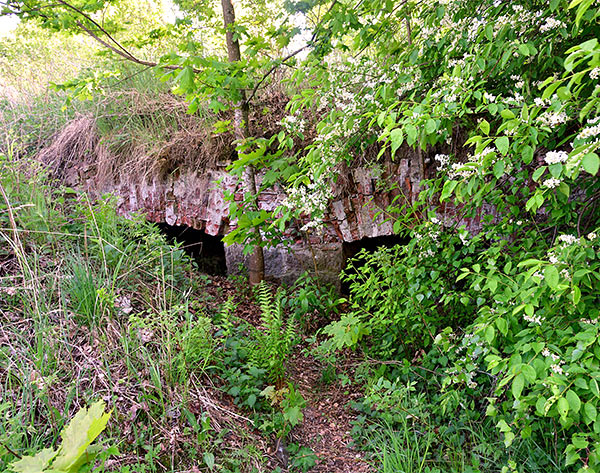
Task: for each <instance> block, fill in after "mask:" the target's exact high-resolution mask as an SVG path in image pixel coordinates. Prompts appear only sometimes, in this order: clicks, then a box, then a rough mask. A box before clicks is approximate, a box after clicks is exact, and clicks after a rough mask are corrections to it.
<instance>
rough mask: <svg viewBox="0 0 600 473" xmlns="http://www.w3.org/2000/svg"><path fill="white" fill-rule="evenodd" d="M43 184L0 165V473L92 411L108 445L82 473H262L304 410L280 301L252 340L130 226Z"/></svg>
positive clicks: (32, 171) (155, 237)
mask: <svg viewBox="0 0 600 473" xmlns="http://www.w3.org/2000/svg"><path fill="white" fill-rule="evenodd" d="M49 182H52V181H51V179H50V178H49V176H48V173H47V171H46V169H45V168H44V167H43V166H40V165H39V163H34V162H28V161H25V160H23V159H21V158H19V159H17V158H16V157H15V156H14V155H10V154H9V155H2V156H0V191H1V192H0V239H1V240H2V244H1V245H0V320H1V324H0V399H1V402H0V412H1V413H2V416H1V421H0V470H2V471H6V470H7V469H9V471H10V469H11V467H9V465H10V464H12V465H13V466H12V470H13V471H21V470H19V467H18V466H17V467H15V465H21V464H22V463H18V461H19V459H20V458H21V457H23V458H24V457H26V456H27V455H36V454H39V455H45V454H46V453H48V452H49V450H44V449H48V448H49V447H50V446H53V445H58V444H59V443H60V439H61V432H63V433H62V439H63V441H64V440H65V434H64V432H65V430H64V429H65V426H66V425H67V423H68V422H69V420H70V419H71V418H73V416H75V413H76V412H77V411H78V410H79V409H80V408H83V407H85V406H86V405H88V404H89V403H91V402H93V401H95V400H104V401H105V402H106V403H107V404H108V406H109V408H110V409H112V417H111V421H110V422H108V424H107V427H106V431H105V433H104V434H103V436H104V437H105V439H106V440H107V442H109V443H110V444H112V445H113V446H114V448H112V449H110V451H109V453H111V456H110V457H108V458H107V457H106V455H105V456H103V457H102V458H100V457H99V459H98V462H96V468H99V469H98V470H95V471H120V472H128V471H132V472H133V471H136V472H163V471H176V470H177V471H179V470H180V469H181V468H182V466H184V465H187V466H189V467H190V468H192V467H195V468H201V469H202V471H205V470H206V471H210V470H213V469H215V468H218V469H219V471H224V472H228V471H230V472H246V471H247V472H250V471H266V469H267V468H270V467H268V466H267V465H269V464H270V463H269V462H272V460H270V459H269V457H268V456H267V455H265V453H264V449H263V447H261V445H262V444H263V442H264V441H265V440H264V439H267V440H266V441H267V442H268V443H269V444H270V443H271V442H275V441H276V440H277V439H283V438H284V437H286V436H287V435H288V434H289V432H290V430H291V429H292V428H293V427H294V426H295V425H297V424H298V423H299V422H300V420H301V419H302V413H301V409H302V407H303V406H304V400H303V399H302V396H300V395H299V393H298V392H297V391H296V389H295V387H294V385H293V384H292V383H291V381H290V380H289V379H288V378H287V375H286V370H285V365H284V359H285V358H286V357H287V356H288V355H289V353H290V350H291V348H292V342H293V341H294V329H293V327H295V322H293V321H291V319H290V320H289V321H288V319H287V316H286V315H284V313H283V311H282V305H281V302H280V300H281V299H280V296H277V297H276V298H275V299H274V300H273V299H272V298H271V295H270V290H271V289H270V288H269V287H267V286H262V287H261V288H260V289H259V295H258V299H259V301H257V303H256V304H257V305H256V310H257V311H258V312H259V313H260V312H261V309H262V322H263V326H262V327H254V326H253V325H251V324H250V323H249V322H247V321H245V320H243V319H241V318H240V317H239V316H238V315H236V307H237V305H238V303H239V301H238V302H236V303H234V302H233V299H231V298H229V299H223V297H224V295H223V294H222V291H220V288H219V287H218V285H219V282H218V281H217V282H216V283H215V282H213V281H212V280H211V279H209V278H206V277H205V276H202V275H200V274H199V273H198V272H197V270H196V268H195V263H193V262H192V261H191V260H190V258H189V257H188V256H187V255H186V254H185V252H184V250H183V249H182V248H180V247H178V246H172V245H170V244H168V243H167V241H166V239H165V237H164V236H163V235H162V234H161V233H160V231H159V230H158V229H157V228H156V227H155V226H154V225H152V224H150V223H148V222H146V220H145V219H144V218H143V216H141V215H129V216H128V217H127V218H125V217H122V216H120V215H118V213H117V210H116V201H115V199H114V198H113V197H110V196H105V197H103V198H102V199H100V200H98V201H91V200H90V199H89V198H88V197H87V196H86V195H85V194H84V193H81V192H76V191H74V190H72V189H69V188H65V187H60V186H55V185H49V184H48V183H49ZM240 297H241V296H240ZM243 300H244V304H251V305H254V304H255V302H254V301H253V300H252V299H243ZM283 327H288V328H287V330H284V331H282V332H280V329H282V328H283ZM231 401H233V403H231ZM236 404H237V406H236ZM257 427H258V430H256V428H257ZM296 450H298V451H301V452H302V453H301V454H302V455H306V450H305V449H304V447H302V449H301V448H300V447H298V448H297V449H296ZM40 452H45V453H43V454H42V453H40ZM117 452H118V453H117ZM292 457H293V455H292ZM38 458H41V457H38ZM57 458H58V457H57ZM100 460H102V461H101V462H100ZM56 461H57V460H55V462H56ZM15 462H17V463H15ZM301 463H302V462H301ZM69 471H71V470H69ZM73 471H75V470H73ZM77 471H78V470H77Z"/></svg>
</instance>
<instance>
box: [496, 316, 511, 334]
mask: <svg viewBox="0 0 600 473" xmlns="http://www.w3.org/2000/svg"><path fill="white" fill-rule="evenodd" d="M495 323H496V327H498V330H500V333H501V334H502V335H506V334H507V333H508V323H507V322H506V320H504V319H501V318H498V319H496V322H495Z"/></svg>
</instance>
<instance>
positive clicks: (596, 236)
mask: <svg viewBox="0 0 600 473" xmlns="http://www.w3.org/2000/svg"><path fill="white" fill-rule="evenodd" d="M587 237H588V240H595V239H596V238H598V235H596V232H592V233H588V235H587Z"/></svg>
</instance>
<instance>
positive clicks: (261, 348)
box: [249, 281, 296, 383]
mask: <svg viewBox="0 0 600 473" xmlns="http://www.w3.org/2000/svg"><path fill="white" fill-rule="evenodd" d="M256 298H257V301H258V304H259V306H260V310H261V323H262V327H261V328H259V329H254V337H255V341H254V343H253V344H252V346H251V347H250V354H249V360H250V363H251V364H252V365H254V366H256V367H258V368H262V369H265V370H266V371H267V373H268V376H269V378H270V379H271V380H272V381H273V382H275V383H280V382H281V381H282V380H283V379H284V377H285V362H286V359H287V358H288V357H289V355H290V353H291V349H292V347H293V345H294V342H295V338H296V324H295V322H294V320H293V318H292V317H286V314H285V312H284V310H283V302H282V298H283V294H282V292H278V293H277V295H276V296H275V298H273V296H272V294H271V289H270V288H269V286H268V285H267V284H266V283H265V282H264V281H263V282H261V284H259V285H258V286H257V287H256Z"/></svg>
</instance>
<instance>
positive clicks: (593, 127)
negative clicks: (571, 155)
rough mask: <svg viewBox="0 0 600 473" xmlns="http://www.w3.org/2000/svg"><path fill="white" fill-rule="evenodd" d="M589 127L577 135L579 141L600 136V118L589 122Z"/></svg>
mask: <svg viewBox="0 0 600 473" xmlns="http://www.w3.org/2000/svg"><path fill="white" fill-rule="evenodd" d="M587 125H588V126H586V127H585V128H584V129H583V130H581V131H580V132H579V133H578V134H577V139H578V140H588V139H589V138H593V137H595V136H598V135H600V116H598V117H596V118H594V119H592V120H588V122H587Z"/></svg>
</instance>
